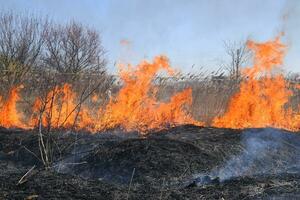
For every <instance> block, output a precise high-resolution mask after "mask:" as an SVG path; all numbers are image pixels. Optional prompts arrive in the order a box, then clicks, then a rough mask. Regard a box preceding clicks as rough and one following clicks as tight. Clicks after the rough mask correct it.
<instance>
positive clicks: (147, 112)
mask: <svg viewBox="0 0 300 200" xmlns="http://www.w3.org/2000/svg"><path fill="white" fill-rule="evenodd" d="M162 69H163V70H166V71H167V72H168V73H169V74H170V75H172V74H173V73H174V72H173V70H172V69H171V67H170V65H169V61H168V59H167V58H166V57H165V56H158V57H156V58H155V59H154V61H153V63H149V62H146V61H144V62H142V63H141V64H139V65H138V66H137V68H136V69H132V68H131V67H129V70H121V71H120V77H121V79H122V80H123V82H124V87H123V88H122V89H121V90H120V91H119V93H118V95H117V97H116V98H115V99H112V100H111V101H110V102H109V104H108V105H107V106H106V108H105V109H104V112H103V113H101V115H102V116H103V117H101V118H100V120H99V123H98V124H97V127H96V129H99V130H103V129H107V128H115V127H118V126H120V127H122V128H124V129H126V130H128V131H129V130H139V131H141V132H145V131H147V130H151V129H160V128H164V127H167V126H174V125H178V124H197V125H202V123H201V122H197V121H196V120H194V119H193V118H192V117H191V116H190V115H189V114H187V113H186V111H185V109H184V108H185V106H190V105H191V103H192V90H191V89H186V90H184V91H182V92H179V93H177V94H175V95H174V96H173V97H171V99H170V101H169V102H167V103H161V102H159V101H157V100H156V98H155V95H156V92H157V88H156V87H155V85H154V84H153V83H152V82H153V78H154V77H155V75H156V74H157V73H158V71H159V70H162Z"/></svg>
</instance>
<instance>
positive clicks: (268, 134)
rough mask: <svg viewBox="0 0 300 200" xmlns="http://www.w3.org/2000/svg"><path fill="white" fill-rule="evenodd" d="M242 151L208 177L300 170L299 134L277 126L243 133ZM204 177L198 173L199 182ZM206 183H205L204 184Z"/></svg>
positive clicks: (221, 177) (221, 178) (229, 177)
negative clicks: (279, 128)
mask: <svg viewBox="0 0 300 200" xmlns="http://www.w3.org/2000/svg"><path fill="white" fill-rule="evenodd" d="M241 148H242V149H243V150H242V151H241V153H240V154H238V155H234V156H232V157H231V158H229V159H228V161H226V162H225V164H224V165H222V166H220V167H217V168H215V169H213V170H212V171H211V172H210V173H209V174H208V176H209V177H211V178H218V179H219V180H220V181H225V180H228V179H231V178H235V177H243V176H254V175H262V174H264V175H274V174H280V173H299V172H300V153H299V152H300V137H299V135H296V134H291V133H288V132H285V131H281V130H277V129H271V128H267V129H249V130H247V131H245V132H244V133H243V135H242V141H241ZM203 176H207V175H203V174H202V175H200V176H199V175H198V178H197V179H198V180H199V182H202V181H201V180H203V178H201V177H203ZM202 184H203V183H202Z"/></svg>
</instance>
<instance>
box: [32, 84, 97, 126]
mask: <svg viewBox="0 0 300 200" xmlns="http://www.w3.org/2000/svg"><path fill="white" fill-rule="evenodd" d="M76 102H77V95H76V93H75V92H73V91H72V87H71V85H70V84H64V85H63V86H62V87H59V86H56V87H55V88H54V89H53V90H52V91H50V92H49V93H48V94H47V96H46V99H45V100H42V99H41V98H38V99H36V101H35V103H34V106H33V113H34V115H33V116H32V119H31V123H30V124H31V125H32V126H36V125H37V123H38V122H39V116H38V115H39V114H40V113H42V117H41V122H42V125H43V126H51V127H53V128H71V127H74V128H85V127H86V126H88V124H89V123H91V119H90V117H89V115H88V114H87V113H88V111H87V109H86V108H85V107H82V108H80V110H78V109H79V105H78V104H77V103H76Z"/></svg>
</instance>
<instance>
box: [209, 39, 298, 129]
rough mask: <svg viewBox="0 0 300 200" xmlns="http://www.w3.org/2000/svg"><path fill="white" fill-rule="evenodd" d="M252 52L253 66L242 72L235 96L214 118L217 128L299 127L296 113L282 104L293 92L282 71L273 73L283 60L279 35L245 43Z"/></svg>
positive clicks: (285, 102)
mask: <svg viewBox="0 0 300 200" xmlns="http://www.w3.org/2000/svg"><path fill="white" fill-rule="evenodd" d="M248 48H250V49H251V50H252V51H253V52H254V61H253V62H254V66H253V67H252V68H247V69H245V70H244V71H243V73H244V74H245V75H246V76H247V80H244V81H242V83H241V85H240V91H239V92H238V93H237V94H236V95H234V96H233V97H232V99H231V101H230V103H229V108H228V110H227V112H226V113H225V115H224V116H222V117H218V118H216V119H215V120H214V122H213V125H214V126H216V127H226V128H250V127H270V126H271V127H277V128H285V129H289V130H299V128H300V120H299V117H297V114H295V113H293V112H292V111H291V109H286V108H285V106H286V104H287V102H288V101H289V98H290V97H291V96H292V95H293V93H292V91H291V90H290V89H288V85H289V84H288V83H287V81H286V80H285V79H284V77H283V75H282V74H280V73H279V74H278V73H277V74H275V75H273V74H272V73H273V72H274V69H276V68H279V67H280V65H281V64H282V62H283V57H284V54H285V49H286V48H285V46H284V45H283V44H282V43H281V42H280V40H279V38H276V39H275V40H274V41H268V42H266V43H255V42H253V41H249V42H248Z"/></svg>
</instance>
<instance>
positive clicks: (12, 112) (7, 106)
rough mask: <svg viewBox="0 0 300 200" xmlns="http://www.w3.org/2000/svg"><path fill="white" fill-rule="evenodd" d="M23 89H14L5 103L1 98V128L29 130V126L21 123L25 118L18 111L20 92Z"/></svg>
mask: <svg viewBox="0 0 300 200" xmlns="http://www.w3.org/2000/svg"><path fill="white" fill-rule="evenodd" d="M21 88H22V86H20V87H15V88H12V90H11V91H10V92H9V95H8V98H7V99H6V100H5V101H3V98H2V97H1V96H0V105H1V108H0V116H1V117H0V126H3V127H7V128H14V127H18V128H27V126H26V125H24V123H22V122H21V119H22V118H23V116H22V114H21V113H20V112H18V110H17V102H18V101H19V100H20V96H19V93H18V92H19V90H20V89H21Z"/></svg>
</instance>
